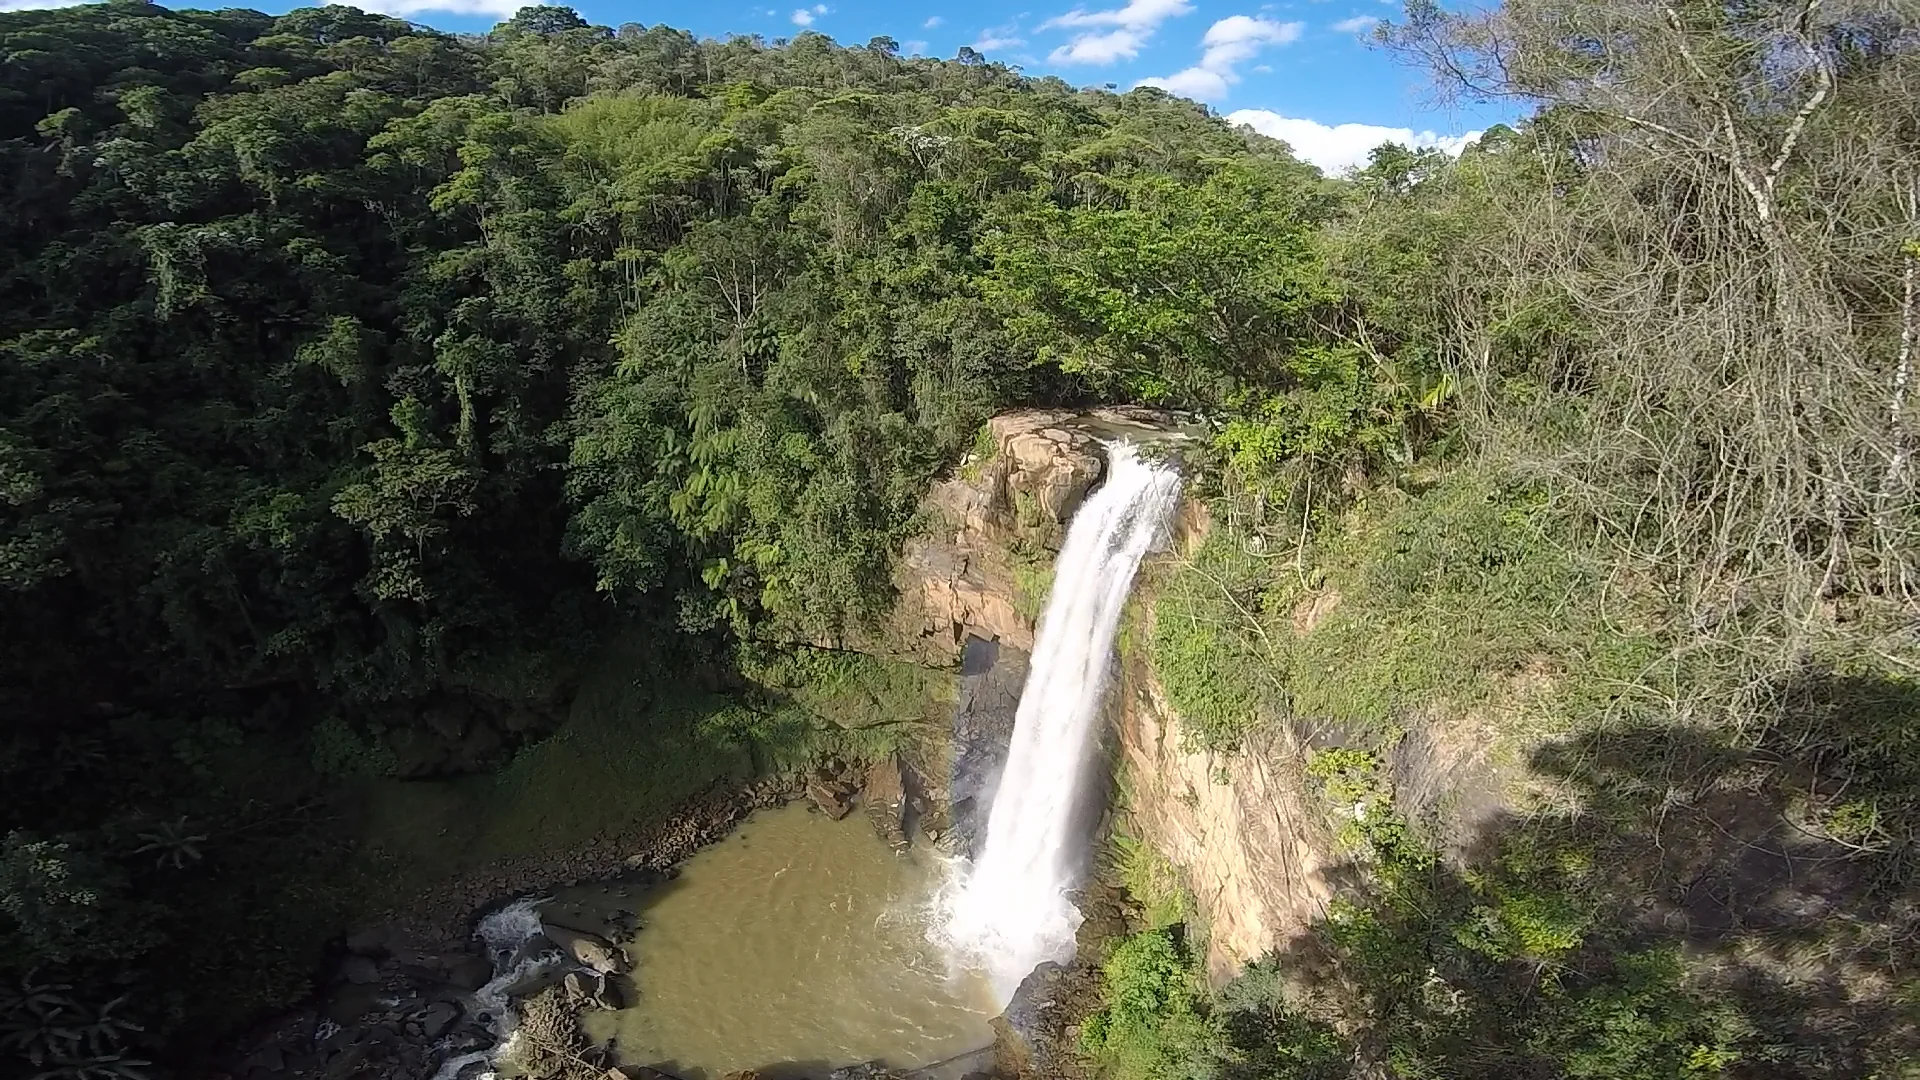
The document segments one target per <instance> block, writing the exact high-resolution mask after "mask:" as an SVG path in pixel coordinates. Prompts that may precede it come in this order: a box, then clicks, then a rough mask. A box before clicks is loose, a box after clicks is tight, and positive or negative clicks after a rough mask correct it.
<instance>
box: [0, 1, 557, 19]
mask: <svg viewBox="0 0 1920 1080" xmlns="http://www.w3.org/2000/svg"><path fill="white" fill-rule="evenodd" d="M352 2H353V6H354V7H357V8H360V9H361V10H363V11H377V12H379V13H381V14H382V15H396V16H399V17H402V18H405V17H407V16H411V15H418V14H420V13H421V12H423V11H444V12H447V13H448V14H451V15H491V16H493V17H494V18H496V19H503V20H504V19H511V18H513V16H514V13H515V12H517V11H519V10H520V9H521V8H523V7H526V6H527V4H526V0H364V2H362V0H352ZM53 6H55V5H53V4H42V3H39V2H37V0H25V2H22V3H13V2H12V0H0V10H6V9H17V8H22V7H53Z"/></svg>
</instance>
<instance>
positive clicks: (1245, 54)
mask: <svg viewBox="0 0 1920 1080" xmlns="http://www.w3.org/2000/svg"><path fill="white" fill-rule="evenodd" d="M1305 29H1306V27H1305V26H1303V25H1302V24H1300V23H1297V22H1289V23H1283V22H1274V21H1273V20H1272V19H1255V18H1251V17H1249V16H1246V15H1229V16H1228V17H1226V18H1224V19H1221V20H1220V21H1219V22H1217V23H1214V24H1213V25H1212V26H1210V27H1208V28H1207V36H1206V37H1203V38H1201V39H1200V44H1202V45H1204V46H1206V48H1207V51H1206V53H1205V55H1203V56H1202V57H1201V58H1200V66H1201V67H1203V68H1206V69H1207V70H1208V71H1218V72H1222V73H1225V72H1228V71H1231V70H1233V68H1234V66H1235V65H1238V64H1240V63H1243V62H1245V61H1247V60H1251V59H1253V58H1254V57H1255V56H1257V55H1258V54H1259V52H1260V50H1261V49H1264V48H1266V47H1267V46H1269V45H1290V44H1292V43H1293V42H1295V41H1298V40H1300V33H1301V31H1303V30H1305Z"/></svg>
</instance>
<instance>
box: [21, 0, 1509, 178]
mask: <svg viewBox="0 0 1920 1080" xmlns="http://www.w3.org/2000/svg"><path fill="white" fill-rule="evenodd" d="M227 2H234V3H235V4H236V6H238V5H239V4H242V3H244V0H222V2H220V3H213V2H208V3H207V4H206V5H205V6H208V7H216V6H226V4H227ZM521 2H522V0H363V2H362V3H361V4H360V5H359V6H362V7H365V8H368V9H369V10H381V11H387V12H390V13H392V14H395V15H401V16H404V17H406V18H409V19H412V20H414V21H416V22H421V23H425V24H427V25H429V26H435V27H439V28H441V29H445V30H455V31H483V30H486V29H487V28H489V27H490V26H492V25H493V24H494V23H495V22H496V21H498V20H500V19H503V18H505V17H507V16H509V15H511V14H512V13H513V12H514V11H515V10H517V9H518V8H519V6H520V4H521ZM56 5H57V0H0V9H6V8H12V7H25V6H33V7H40V6H56ZM797 5H800V0H758V2H755V0H665V2H658V3H633V2H629V0H585V2H582V3H578V4H575V5H573V6H574V7H575V9H576V10H578V11H579V12H580V14H581V15H583V16H585V17H586V19H587V20H588V21H590V22H594V23H599V24H603V25H607V26H618V25H620V24H621V23H625V22H640V23H647V24H653V23H661V22H664V23H668V24H670V25H673V26H679V27H684V28H686V29H688V30H691V31H693V32H694V33H696V34H699V35H701V36H710V37H723V36H725V35H727V34H732V33H745V34H760V35H762V36H763V37H765V38H767V39H769V40H772V39H775V38H783V37H791V36H792V35H794V34H796V33H799V32H800V31H801V30H803V29H806V30H814V31H817V32H819V33H823V34H826V35H828V36H830V37H832V38H834V39H835V40H837V41H840V42H844V43H849V44H860V43H864V42H866V41H867V39H869V38H871V37H874V36H876V35H881V34H884V35H887V36H889V37H892V38H894V39H895V40H896V41H899V42H900V43H901V44H902V46H903V48H904V49H905V50H906V51H908V52H917V53H924V54H926V55H929V56H949V57H950V56H952V55H953V54H954V53H955V52H956V51H957V50H958V49H960V47H961V46H972V47H973V48H974V49H977V50H979V51H980V52H982V53H984V54H985V55H986V56H987V57H988V58H989V59H993V60H998V61H1001V62H1003V63H1008V64H1013V65H1016V66H1018V67H1020V68H1021V69H1022V70H1024V71H1026V72H1027V73H1029V74H1051V75H1058V76H1060V77H1061V78H1063V79H1065V80H1067V81H1068V82H1070V83H1074V84H1076V85H1096V86H1097V85H1102V84H1107V83H1111V84H1113V85H1114V86H1115V87H1117V88H1118V89H1122V90H1125V89H1128V88H1130V87H1133V86H1136V85H1139V84H1140V83H1142V82H1147V83H1152V84H1155V85H1159V86H1163V87H1165V88H1166V89H1168V90H1171V91H1173V92H1175V93H1178V94H1182V95H1185V96H1187V97H1191V98H1194V99H1196V100H1199V101H1204V102H1206V103H1207V104H1208V105H1210V106H1212V107H1213V108H1215V109H1216V110H1218V111H1219V112H1221V113H1224V114H1227V115H1228V116H1229V117H1230V118H1231V119H1234V120H1236V121H1239V122H1243V123H1250V124H1252V125H1253V126H1254V127H1255V128H1258V129H1260V130H1262V131H1265V132H1267V133H1268V134H1270V135H1275V136H1277V137H1280V138H1283V139H1286V140H1287V141H1288V142H1289V143H1291V144H1293V146H1294V148H1295V150H1296V152H1298V153H1299V154H1300V156H1302V157H1304V158H1306V159H1307V160H1309V161H1313V162H1314V163H1316V164H1318V165H1320V166H1321V167H1322V168H1325V169H1328V170H1330V171H1338V170H1339V169H1342V168H1344V167H1346V166H1348V165H1351V164H1353V163H1355V162H1359V161H1362V160H1364V158H1365V156H1366V151H1367V150H1368V149H1370V148H1372V147H1373V146H1376V145H1378V144H1379V143H1381V142H1382V141H1385V140H1387V139H1395V140H1398V141H1401V142H1412V143H1416V144H1423V145H1435V146H1440V147H1443V148H1445V149H1449V150H1455V149H1457V148H1458V147H1459V146H1460V145H1461V143H1462V141H1463V139H1464V138H1465V137H1470V136H1471V134H1473V133H1475V132H1476V131H1477V130H1478V129H1480V128H1483V127H1485V126H1486V125H1487V124H1489V123H1492V122H1495V121H1501V120H1508V119H1511V116H1510V115H1508V114H1506V113H1504V112H1501V111H1497V110H1493V109H1486V108H1481V109H1472V108H1460V107H1453V108H1439V107H1437V106H1434V105H1433V104H1432V103H1431V101H1430V95H1429V94H1428V93H1427V91H1426V88H1425V78H1424V75H1423V74H1422V73H1421V72H1419V71H1415V70H1411V69H1408V68H1404V67H1401V66H1399V65H1398V64H1396V63H1395V62H1394V61H1393V60H1392V59H1391V58H1390V57H1388V56H1387V55H1385V54H1384V53H1382V52H1381V51H1380V50H1378V49H1377V48H1375V47H1373V46H1371V45H1370V44H1369V42H1368V40H1367V35H1368V33H1369V31H1371V30H1372V28H1373V26H1374V24H1375V23H1376V22H1377V21H1378V20H1380V19H1382V18H1388V19H1391V18H1393V17H1395V16H1397V15H1398V14H1399V13H1400V7H1399V3H1398V0H1271V2H1258V0H1085V2H1077V0H820V2H809V3H805V4H804V6H797ZM177 6H186V5H185V4H179V5H177ZM195 6H198V5H197V4H196V5H195ZM289 6H292V5H287V4H284V3H282V4H272V3H267V4H262V5H260V7H261V9H262V10H265V11H269V12H278V11H283V10H286V8H287V7H289Z"/></svg>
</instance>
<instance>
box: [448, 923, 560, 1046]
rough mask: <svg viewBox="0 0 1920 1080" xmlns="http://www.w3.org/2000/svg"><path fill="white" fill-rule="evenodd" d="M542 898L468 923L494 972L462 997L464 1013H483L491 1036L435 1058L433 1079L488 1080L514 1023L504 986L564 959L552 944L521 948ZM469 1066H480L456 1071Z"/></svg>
mask: <svg viewBox="0 0 1920 1080" xmlns="http://www.w3.org/2000/svg"><path fill="white" fill-rule="evenodd" d="M548 899H550V898H549V897H545V896H523V897H521V898H520V899H518V900H515V901H514V902H513V903H511V904H508V905H506V906H505V907H502V908H501V909H500V910H498V911H495V912H492V913H491V914H489V915H487V916H486V917H485V918H483V919H481V920H480V922H479V923H478V924H477V925H476V926H475V927H474V930H473V936H474V937H476V938H479V939H480V943H481V944H482V945H483V946H484V947H485V948H486V951H487V959H488V960H489V961H490V962H491V963H492V964H493V972H494V974H493V977H492V978H491V979H488V980H487V983H486V985H485V986H482V987H481V988H480V989H478V990H475V991H474V992H473V996H472V997H471V998H469V999H468V1000H467V1003H466V1004H467V1012H468V1014H469V1015H477V1014H481V1013H484V1014H486V1017H487V1028H488V1030H490V1031H492V1032H493V1036H494V1038H495V1039H496V1040H497V1041H496V1042H495V1044H494V1045H493V1047H492V1048H490V1049H486V1050H473V1051H470V1052H468V1053H464V1054H456V1055H454V1056H453V1057H450V1058H448V1059H447V1060H445V1061H443V1062H441V1063H440V1068H439V1069H437V1070H435V1071H434V1074H433V1080H494V1077H495V1075H496V1073H495V1070H494V1068H493V1065H494V1063H495V1062H496V1061H498V1060H499V1059H500V1058H501V1056H502V1055H504V1054H505V1053H507V1052H508V1051H509V1050H510V1048H511V1046H512V1043H513V1033H514V1028H515V1027H516V1026H517V1022H518V1018H517V1017H516V1016H515V1015H514V1011H513V1003H512V1001H510V1000H509V999H508V997H507V991H508V990H511V989H512V988H513V987H514V986H515V985H516V984H518V983H519V982H520V981H521V980H523V979H526V978H530V977H532V976H535V975H538V974H541V973H542V972H546V971H553V970H556V969H558V968H560V967H562V966H564V965H565V964H566V957H564V956H563V955H561V953H560V951H559V950H558V949H538V950H533V951H529V950H528V949H527V946H528V944H529V943H530V942H532V941H534V940H535V939H537V938H539V937H540V935H541V933H542V929H541V926H540V905H541V904H544V903H546V902H547V900H548ZM475 1065H484V1066H485V1068H483V1069H482V1070H481V1071H479V1072H476V1073H473V1074H471V1075H467V1076H463V1075H462V1073H463V1071H464V1070H467V1069H470V1068H472V1067H473V1066H475Z"/></svg>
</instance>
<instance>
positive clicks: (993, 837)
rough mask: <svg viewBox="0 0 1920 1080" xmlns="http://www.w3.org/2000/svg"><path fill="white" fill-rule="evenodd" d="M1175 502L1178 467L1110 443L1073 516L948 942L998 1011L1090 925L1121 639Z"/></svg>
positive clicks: (1064, 955) (951, 904) (954, 906)
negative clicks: (1105, 733) (1087, 911)
mask: <svg viewBox="0 0 1920 1080" xmlns="http://www.w3.org/2000/svg"><path fill="white" fill-rule="evenodd" d="M1179 495H1180V476H1179V474H1178V473H1177V472H1176V471H1174V469H1173V468H1172V467H1170V466H1166V465H1163V464H1160V463H1157V462H1153V461H1150V460H1147V459H1145V458H1142V457H1141V456H1140V453H1139V450H1138V448H1137V447H1135V446H1133V445H1132V444H1131V443H1125V442H1121V443H1115V444H1113V445H1112V446H1111V447H1110V448H1109V450H1108V460H1107V477H1106V482H1105V483H1103V484H1102V485H1101V486H1100V487H1099V489H1098V490H1096V491H1095V492H1094V493H1093V495H1092V496H1091V497H1089V498H1088V499H1087V501H1086V503H1085V504H1083V505H1082V506H1081V507H1080V510H1079V512H1078V513H1076V514H1074V516H1073V521H1072V522H1071V523H1070V524H1069V526H1068V528H1067V536H1066V542H1065V543H1064V544H1063V545H1062V546H1061V549H1060V556H1059V558H1058V560H1057V561H1056V562H1055V563H1054V580H1053V591H1052V593H1051V594H1050V595H1049V596H1048V598H1047V608H1046V612H1045V613H1044V614H1043V615H1042V616H1041V618H1040V626H1039V632H1038V634H1037V635H1036V637H1035V639H1034V651H1033V665H1032V668H1031V669H1030V671H1029V672H1028V675H1027V685H1026V689H1025V690H1024V691H1023V692H1022V694H1021V696H1020V707H1019V710H1018V712H1017V713H1016V714H1015V719H1014V730H1013V743H1012V746H1011V748H1010V750H1009V753H1008V756H1007V764H1006V768H1005V771H1004V772H1003V773H1002V774H1001V778H1000V783H999V788H998V790H997V791H996V793H995V795H994V800H993V809H992V811H991V814H990V816H989V817H988V821H987V839H986V845H985V847H984V848H983V849H982V850H981V852H980V857H979V860H978V861H977V862H976V863H975V864H974V865H973V866H972V867H970V868H967V869H964V870H963V871H962V872H961V873H962V876H961V877H960V879H959V880H958V881H957V882H956V886H955V888H954V889H953V891H952V893H951V894H950V896H949V898H948V901H947V905H948V912H947V915H948V919H947V927H946V929H947V934H948V938H949V941H950V943H951V944H952V945H953V946H954V947H955V948H956V949H957V950H958V951H959V953H960V954H961V956H962V957H963V959H964V960H965V961H966V962H968V963H969V966H978V967H980V968H983V969H984V970H985V971H986V973H987V974H988V976H989V977H990V978H991V979H992V981H993V987H994V990H995V992H996V993H997V994H998V995H999V997H1000V1000H1001V1001H1002V1002H1003V1003H1004V1002H1006V1001H1007V1000H1009V999H1011V998H1012V996H1013V992H1014V991H1015V990H1016V989H1017V988H1018V987H1019V985H1020V981H1021V980H1022V979H1024V978H1025V977H1026V976H1027V974H1028V973H1029V972H1031V971H1032V970H1033V969H1034V968H1035V967H1036V966H1038V965H1039V964H1041V963H1043V962H1045V961H1048V960H1056V961H1065V960H1068V959H1071V958H1072V956H1073V950H1074V932H1075V931H1076V930H1077V929H1078V928H1079V926H1080V918H1081V917H1080V912H1079V911H1078V910H1077V909H1076V908H1075V907H1074V906H1073V902H1072V900H1071V899H1069V893H1070V892H1071V890H1073V889H1074V888H1075V887H1077V886H1078V885H1079V884H1080V881H1079V879H1080V876H1081V873H1082V871H1083V869H1084V867H1085V864H1086V860H1087V844H1088V840H1089V838H1088V836H1087V835H1085V826H1086V815H1085V814H1084V813H1083V811H1084V810H1085V809H1086V804H1087V798H1088V795H1089V794H1090V792H1089V789H1088V781H1089V779H1090V774H1091V772H1092V770H1093V764H1094V763H1093V760H1092V759H1093V757H1094V754H1095V751H1096V749H1097V746H1096V742H1097V740H1096V738H1095V733H1096V731H1097V729H1098V726H1099V722H1100V715H1101V702H1102V699H1103V698H1104V697H1105V694H1106V689H1107V683H1108V681H1109V679H1110V677H1111V675H1112V671H1113V664H1114V660H1113V646H1114V638H1115V636H1116V635H1117V634H1118V632H1119V627H1120V614H1121V611H1122V609H1123V608H1125V606H1126V602H1127V593H1128V591H1129V590H1130V589H1131V588H1132V587H1133V578H1134V575H1135V573H1136V572H1138V570H1139V568H1140V561H1141V560H1142V559H1143V558H1145V557H1146V555H1147V553H1148V552H1149V551H1150V550H1152V549H1153V547H1154V546H1155V544H1156V543H1157V542H1158V541H1159V540H1160V538H1161V536H1162V532H1163V530H1164V529H1165V527H1166V524H1167V520H1168V518H1169V516H1170V515H1171V513H1172V510H1173V508H1174V505H1175V503H1176V502H1177V501H1178V499H1179Z"/></svg>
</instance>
